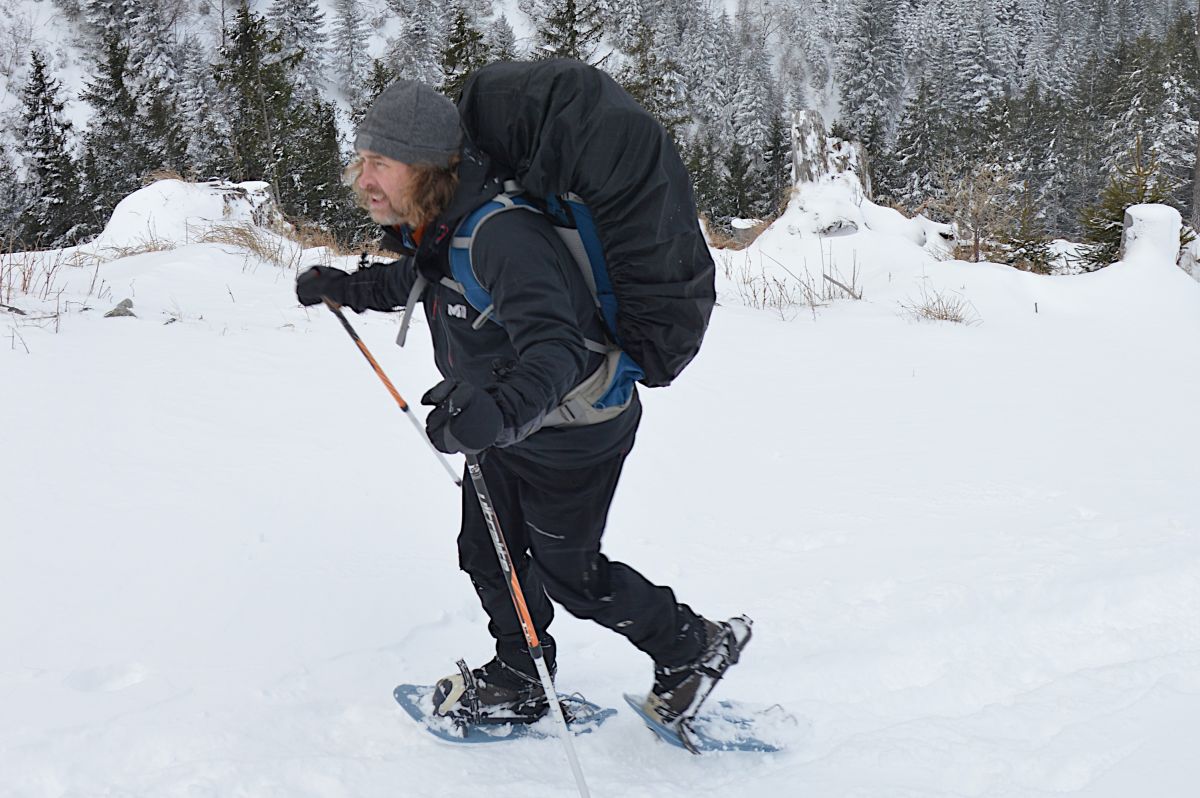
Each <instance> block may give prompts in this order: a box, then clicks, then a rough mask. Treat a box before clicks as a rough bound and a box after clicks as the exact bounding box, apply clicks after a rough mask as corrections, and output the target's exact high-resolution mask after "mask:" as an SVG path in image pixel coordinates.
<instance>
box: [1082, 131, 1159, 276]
mask: <svg viewBox="0 0 1200 798" xmlns="http://www.w3.org/2000/svg"><path fill="white" fill-rule="evenodd" d="M1170 194H1171V190H1170V185H1169V184H1168V182H1167V180H1166V179H1165V177H1164V175H1163V174H1162V171H1161V169H1160V167H1159V163H1158V160H1157V159H1156V158H1155V157H1154V155H1153V154H1152V153H1147V152H1146V151H1145V149H1144V147H1143V146H1142V137H1141V136H1138V137H1137V140H1136V141H1135V142H1134V145H1133V149H1131V150H1130V151H1129V153H1128V154H1127V156H1126V158H1125V161H1124V162H1123V163H1121V164H1118V165H1117V167H1116V168H1115V170H1114V172H1113V174H1112V175H1111V176H1110V177H1109V181H1108V185H1107V186H1105V188H1104V192H1103V193H1102V194H1101V195H1100V201H1099V202H1098V203H1097V204H1096V205H1093V206H1091V207H1090V208H1088V209H1087V210H1086V211H1085V212H1084V219H1083V228H1084V241H1085V242H1086V243H1088V244H1089V245H1090V246H1089V247H1088V250H1087V253H1086V254H1085V255H1084V261H1085V263H1086V264H1087V267H1088V270H1089V271H1094V270H1096V269H1100V268H1103V267H1105V266H1107V265H1109V264H1110V263H1113V262H1115V261H1116V260H1117V258H1118V257H1120V251H1121V234H1122V232H1123V231H1124V226H1125V209H1126V208H1128V207H1129V206H1131V205H1140V204H1142V203H1164V202H1167V201H1168V199H1169V198H1170Z"/></svg>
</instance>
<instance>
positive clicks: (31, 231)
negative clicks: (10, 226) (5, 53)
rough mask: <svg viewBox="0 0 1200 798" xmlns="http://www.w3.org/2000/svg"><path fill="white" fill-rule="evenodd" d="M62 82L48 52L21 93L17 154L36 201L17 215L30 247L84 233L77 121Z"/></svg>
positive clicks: (37, 56) (35, 61) (36, 57)
mask: <svg viewBox="0 0 1200 798" xmlns="http://www.w3.org/2000/svg"><path fill="white" fill-rule="evenodd" d="M60 89H61V84H60V83H59V82H58V81H57V80H56V79H55V78H54V77H53V76H51V75H50V74H49V73H48V71H47V69H46V61H45V59H44V58H43V57H42V54H41V53H40V52H38V51H37V50H35V51H34V52H33V54H32V57H31V59H30V73H29V79H28V81H27V82H26V83H25V87H24V88H23V89H22V91H21V106H22V113H21V122H20V124H19V125H18V131H17V133H18V136H17V141H18V150H17V154H18V155H19V156H21V157H22V159H23V160H24V166H25V183H24V185H25V188H26V193H27V195H28V196H29V197H31V201H30V203H29V204H28V205H27V206H26V207H25V208H24V209H23V210H22V212H21V215H20V217H19V218H18V219H17V236H18V239H19V240H20V241H22V242H23V243H24V244H25V245H26V246H30V247H33V246H41V247H49V248H57V247H61V246H65V245H67V244H70V243H73V242H74V239H75V237H76V235H77V234H79V233H81V232H82V225H81V220H80V217H79V207H78V199H79V191H78V187H79V180H78V177H77V172H76V165H75V162H74V161H73V160H72V158H71V155H70V152H69V151H68V138H69V136H70V135H71V123H70V122H68V121H67V119H66V117H65V116H63V106H64V103H65V101H64V100H63V99H62V98H61V96H60Z"/></svg>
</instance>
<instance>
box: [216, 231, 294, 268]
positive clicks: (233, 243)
mask: <svg viewBox="0 0 1200 798" xmlns="http://www.w3.org/2000/svg"><path fill="white" fill-rule="evenodd" d="M196 240H197V241H198V242H200V243H202V244H221V245H224V246H229V247H234V248H236V249H240V250H242V251H243V252H245V253H247V254H248V255H251V256H253V257H255V258H258V259H259V260H261V261H265V262H267V263H273V264H275V265H276V266H280V267H282V268H285V269H291V268H294V267H295V266H296V265H297V263H298V262H299V260H300V256H301V255H302V254H303V252H304V249H303V248H302V247H301V246H300V245H299V244H297V243H295V242H293V241H291V240H289V239H288V238H286V237H284V236H281V235H278V234H276V233H272V232H270V231H269V230H264V229H263V228H261V227H259V226H257V225H254V224H250V223H247V222H239V223H235V224H218V225H213V226H212V227H210V228H208V229H207V230H204V231H203V232H201V233H200V235H199V236H198V237H197V238H196Z"/></svg>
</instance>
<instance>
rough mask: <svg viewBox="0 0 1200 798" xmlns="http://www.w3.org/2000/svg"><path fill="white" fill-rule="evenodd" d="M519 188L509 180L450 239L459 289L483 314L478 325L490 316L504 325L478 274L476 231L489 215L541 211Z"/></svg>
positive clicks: (475, 325)
mask: <svg viewBox="0 0 1200 798" xmlns="http://www.w3.org/2000/svg"><path fill="white" fill-rule="evenodd" d="M519 191H520V188H519V187H518V186H517V185H516V183H513V182H512V181H509V182H508V183H506V184H505V191H504V192H503V193H500V194H497V195H496V196H495V197H492V199H491V200H489V201H488V202H485V203H484V204H483V205H480V206H479V207H478V208H476V209H475V210H473V211H471V213H469V214H467V216H466V218H464V219H463V220H462V221H461V222H459V224H458V227H457V228H455V230H454V237H453V238H452V239H451V240H450V274H451V275H452V276H453V277H454V282H456V283H457V284H458V285H459V286H460V288H459V289H458V290H459V293H461V294H462V295H463V297H464V298H466V300H467V303H468V304H469V305H470V306H471V307H473V308H475V310H476V311H478V312H479V314H480V316H479V318H478V319H476V320H475V321H474V323H473V325H472V326H474V327H475V328H476V329H479V328H480V327H482V326H483V325H484V324H485V323H487V322H488V321H489V320H490V321H494V322H495V323H496V324H499V325H500V326H501V327H503V326H504V325H503V323H502V322H501V321H500V319H499V318H497V317H496V315H495V304H494V303H493V302H492V295H491V294H489V293H488V290H487V289H486V288H484V287H483V284H482V283H480V282H479V276H478V275H476V274H475V267H474V265H473V264H472V259H471V255H472V251H471V250H472V248H473V247H474V246H475V233H476V232H477V231H478V230H479V228H480V226H481V225H482V224H483V223H484V222H486V221H487V220H488V219H490V218H492V217H493V216H495V215H496V214H499V213H504V212H505V211H511V210H528V211H533V212H534V213H540V211H539V210H538V208H537V207H536V206H535V205H534V204H533V203H532V202H530V201H529V200H527V199H526V198H525V197H522V196H520V194H519ZM443 282H444V281H443ZM451 287H453V286H451Z"/></svg>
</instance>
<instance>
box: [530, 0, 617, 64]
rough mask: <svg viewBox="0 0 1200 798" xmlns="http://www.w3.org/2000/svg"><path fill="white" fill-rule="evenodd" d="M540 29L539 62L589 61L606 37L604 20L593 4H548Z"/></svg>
mask: <svg viewBox="0 0 1200 798" xmlns="http://www.w3.org/2000/svg"><path fill="white" fill-rule="evenodd" d="M546 9H547V14H546V16H545V18H543V19H542V20H540V21H539V22H538V25H537V50H536V54H535V55H536V57H537V58H574V59H575V60H577V61H590V60H591V59H592V57H593V56H594V55H595V51H596V46H597V44H598V43H599V41H600V37H601V35H602V34H603V32H604V30H603V18H602V15H601V14H600V10H599V8H598V7H597V6H596V4H595V3H594V2H593V0H578V2H576V0H549V2H548V3H547V6H546Z"/></svg>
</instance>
